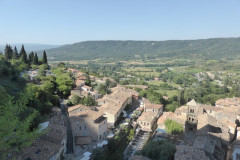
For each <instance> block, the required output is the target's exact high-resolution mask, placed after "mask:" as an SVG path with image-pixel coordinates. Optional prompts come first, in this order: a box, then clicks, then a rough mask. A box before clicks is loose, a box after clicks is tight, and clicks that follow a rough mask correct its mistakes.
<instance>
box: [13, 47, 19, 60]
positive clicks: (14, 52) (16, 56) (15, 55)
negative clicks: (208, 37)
mask: <svg viewBox="0 0 240 160" xmlns="http://www.w3.org/2000/svg"><path fill="white" fill-rule="evenodd" d="M12 57H13V58H14V59H18V57H19V55H18V50H17V47H16V46H15V47H14V49H13V56H12Z"/></svg>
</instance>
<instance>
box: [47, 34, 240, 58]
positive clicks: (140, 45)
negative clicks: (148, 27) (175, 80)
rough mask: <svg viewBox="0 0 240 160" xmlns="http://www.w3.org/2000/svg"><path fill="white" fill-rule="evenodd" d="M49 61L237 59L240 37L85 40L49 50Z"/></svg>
mask: <svg viewBox="0 0 240 160" xmlns="http://www.w3.org/2000/svg"><path fill="white" fill-rule="evenodd" d="M46 52H47V54H48V57H50V60H53V61H54V60H69V61H70V60H82V59H96V58H115V59H119V60H126V59H133V58H134V57H136V55H138V56H140V57H145V56H148V57H155V58H157V57H179V56H180V57H183V58H184V57H189V56H193V55H194V56H197V57H199V58H208V59H218V58H230V59H231V58H236V57H235V56H237V58H240V57H239V54H240V38H239V37H237V38H210V39H199V40H167V41H135V40H126V41H124V40H103V41H82V42H78V43H73V44H67V45H62V46H60V47H57V48H53V49H47V50H46Z"/></svg>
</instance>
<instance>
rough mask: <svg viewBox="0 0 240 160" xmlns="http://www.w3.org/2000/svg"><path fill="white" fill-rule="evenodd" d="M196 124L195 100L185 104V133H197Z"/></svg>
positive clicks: (196, 108) (196, 107)
mask: <svg viewBox="0 0 240 160" xmlns="http://www.w3.org/2000/svg"><path fill="white" fill-rule="evenodd" d="M197 124H198V105H197V103H196V102H195V100H194V99H193V100H191V101H190V102H188V103H187V119H186V123H185V131H186V132H188V131H193V132H194V131H197Z"/></svg>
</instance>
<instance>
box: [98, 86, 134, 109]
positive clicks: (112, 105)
mask: <svg viewBox="0 0 240 160" xmlns="http://www.w3.org/2000/svg"><path fill="white" fill-rule="evenodd" d="M136 94H137V95H138V93H136V92H135V91H134V90H132V89H126V88H124V87H120V86H117V87H114V88H113V89H112V93H111V94H108V95H105V96H104V97H103V98H102V99H99V100H97V101H98V102H103V104H102V105H101V107H99V110H102V111H104V112H109V113H111V114H116V113H117V112H118V111H119V109H120V108H121V107H122V105H123V103H124V102H125V101H126V100H127V99H128V98H132V96H133V95H136Z"/></svg>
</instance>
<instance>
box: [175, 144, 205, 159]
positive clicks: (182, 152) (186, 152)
mask: <svg viewBox="0 0 240 160" xmlns="http://www.w3.org/2000/svg"><path fill="white" fill-rule="evenodd" d="M176 150H177V151H176V153H175V155H174V159H175V160H209V158H208V157H207V156H206V154H205V152H204V151H202V150H200V149H197V148H194V147H193V146H187V145H177V146H176Z"/></svg>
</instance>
